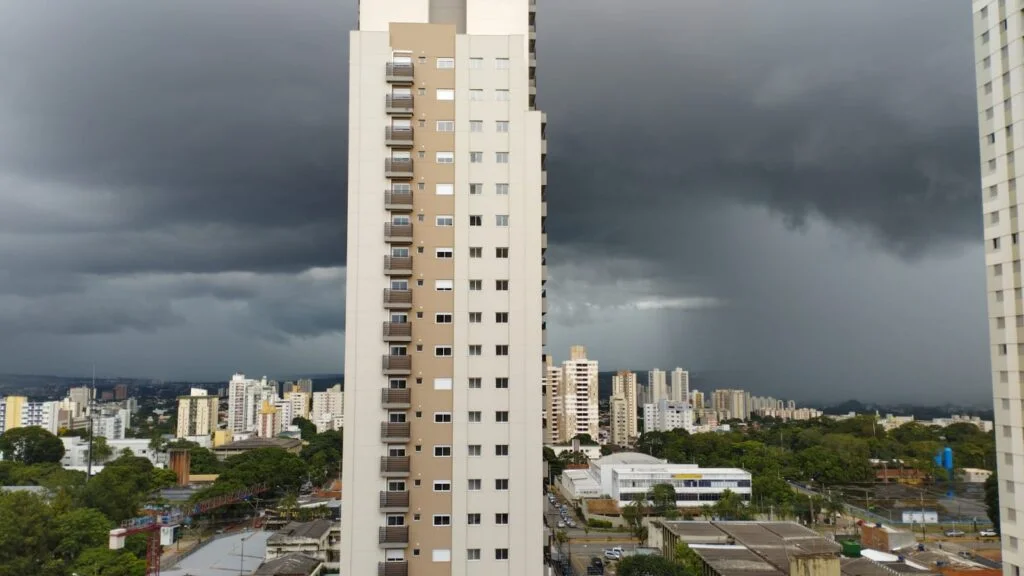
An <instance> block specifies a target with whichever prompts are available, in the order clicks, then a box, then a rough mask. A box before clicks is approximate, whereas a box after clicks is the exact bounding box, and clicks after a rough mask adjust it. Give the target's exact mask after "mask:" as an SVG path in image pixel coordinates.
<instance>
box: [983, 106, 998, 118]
mask: <svg viewBox="0 0 1024 576" xmlns="http://www.w3.org/2000/svg"><path fill="white" fill-rule="evenodd" d="M995 115H996V113H995V110H993V109H992V107H991V106H989V107H988V108H987V109H986V110H985V119H986V120H991V119H992V118H993V117H994V116H995Z"/></svg>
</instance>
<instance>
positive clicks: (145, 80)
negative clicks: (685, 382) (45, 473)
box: [0, 0, 988, 401]
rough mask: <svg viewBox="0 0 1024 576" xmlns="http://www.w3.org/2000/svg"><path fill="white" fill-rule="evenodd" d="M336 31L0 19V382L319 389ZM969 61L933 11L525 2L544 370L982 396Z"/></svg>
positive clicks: (333, 159) (158, 14)
mask: <svg viewBox="0 0 1024 576" xmlns="http://www.w3.org/2000/svg"><path fill="white" fill-rule="evenodd" d="M364 1H369V0H364ZM926 1H927V4H925V2H926ZM355 13H356V9H355V5H354V2H333V1H326V0H316V1H311V0H307V1H304V2H301V3H287V4H283V3H280V2H272V1H270V0H256V1H254V0H246V1H242V0H217V1H215V2H199V1H197V0H183V1H180V2H174V3H157V4H151V3H146V4H140V3H137V2H130V1H127V0H95V1H93V2H89V3H88V4H87V5H86V4H70V5H62V6H59V7H58V6H53V5H50V4H48V3H41V2H21V1H19V0H0V325H3V326H5V327H11V328H12V330H9V331H5V332H7V333H6V334H4V335H2V336H0V371H31V372H46V373H54V372H57V373H62V372H63V373H81V366H82V365H83V362H85V359H86V358H89V357H92V358H93V359H94V360H95V361H96V362H97V363H98V364H100V365H101V366H104V365H105V366H107V371H109V372H111V373H120V374H132V375H139V376H154V377H196V378H223V377H225V375H226V374H228V373H229V371H231V370H245V371H250V372H252V373H269V374H278V375H283V374H288V373H296V372H318V371H338V370H340V369H341V360H342V358H343V353H342V350H341V348H342V346H343V338H342V330H343V327H344V289H343V282H344V274H345V273H344V264H345V262H344V260H345V208H346V199H345V193H346V184H345V177H346V174H345V169H346V166H345V163H346V137H347V126H346V117H345V116H346V113H347V102H346V100H347V64H348V55H347V48H348V38H347V37H348V31H349V30H350V29H351V28H352V27H353V26H354V25H355ZM971 50H972V41H971V26H970V9H969V7H965V6H963V5H962V3H961V2H956V1H955V0H944V1H935V0H905V1H902V2H898V3H892V2H883V1H880V0H871V1H866V2H858V3H850V2H839V1H838V0H837V1H828V2H820V1H817V2H814V1H811V0H787V1H786V2H771V3H768V2H755V1H753V0H730V1H729V2H721V1H711V0H694V1H691V2H669V1H667V0H637V1H635V2H630V3H625V4H624V3H622V2H618V1H615V0H589V1H587V2H583V1H581V0H546V1H544V2H542V3H541V5H540V10H539V14H538V52H539V61H540V68H539V73H538V76H539V79H538V87H539V88H538V90H539V105H540V107H541V108H542V109H543V110H544V111H545V112H546V113H547V114H548V121H549V129H548V136H549V139H550V143H549V151H550V154H549V161H548V168H549V183H550V185H549V193H548V198H549V216H550V217H549V221H548V229H549V233H550V249H549V260H548V261H549V263H550V265H551V273H550V277H551V282H550V286H549V290H548V293H549V296H550V298H551V308H550V309H551V314H550V318H549V322H548V328H549V336H550V339H549V343H550V344H551V350H550V352H552V353H553V354H554V355H555V357H556V359H561V358H563V357H564V356H565V353H566V347H567V346H568V345H569V344H571V343H583V344H587V345H588V346H589V347H590V349H591V351H592V355H593V356H595V357H597V358H598V359H599V360H601V361H602V364H603V367H605V368H607V369H613V368H625V367H630V368H636V369H647V368H650V367H653V366H655V365H657V366H661V367H662V368H667V367H671V366H675V365H682V366H685V367H687V368H690V369H691V370H693V371H694V372H695V373H698V374H699V373H700V372H702V371H704V372H708V371H713V372H719V371H730V372H731V373H733V374H734V376H732V377H731V380H730V381H729V382H727V383H725V384H727V385H734V386H743V387H747V388H749V389H752V390H754V391H755V392H758V393H766V394H767V393H771V394H774V395H776V396H784V397H789V396H795V397H798V398H802V399H803V398H811V399H819V398H840V397H849V396H863V397H892V398H895V397H904V398H907V397H919V395H920V393H921V392H922V391H925V390H927V391H931V392H933V393H934V394H935V395H936V398H935V399H936V401H939V400H944V399H946V398H949V399H952V400H978V401H982V400H984V398H985V394H986V391H987V388H988V380H987V378H988V377H987V375H986V371H987V365H986V363H987V355H986V348H985V346H986V345H987V342H986V336H985V324H984V320H985V313H984V293H983V290H984V288H983V276H982V274H983V270H982V265H981V262H982V260H981V253H980V247H981V243H980V235H981V230H980V217H979V215H980V205H979V204H980V201H979V192H978V187H979V186H978V160H977V158H978V154H977V129H976V126H975V122H976V108H975V102H974V72H973V68H972V62H973V55H972V53H971ZM15 331H17V333H18V336H15V334H14V332H15ZM140 347H144V349H145V350H148V351H149V352H148V353H135V354H131V353H130V352H132V351H138V350H139V349H140Z"/></svg>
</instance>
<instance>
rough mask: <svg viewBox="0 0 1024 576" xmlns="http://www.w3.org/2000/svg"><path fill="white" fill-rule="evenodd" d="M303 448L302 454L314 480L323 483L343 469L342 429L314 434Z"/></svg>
mask: <svg viewBox="0 0 1024 576" xmlns="http://www.w3.org/2000/svg"><path fill="white" fill-rule="evenodd" d="M308 442H309V443H308V444H307V445H306V446H304V447H303V448H302V453H301V454H300V456H301V457H302V459H303V460H305V461H306V464H307V465H308V466H309V474H310V476H311V477H312V479H313V481H314V482H316V483H317V484H321V483H323V482H324V481H326V480H327V479H328V478H330V477H332V476H337V475H338V473H339V472H340V471H341V453H342V442H344V438H343V437H342V431H341V430H325V431H324V432H321V433H320V434H314V435H313V436H312V437H311V438H309V440H308Z"/></svg>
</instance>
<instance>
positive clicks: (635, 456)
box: [594, 452, 665, 466]
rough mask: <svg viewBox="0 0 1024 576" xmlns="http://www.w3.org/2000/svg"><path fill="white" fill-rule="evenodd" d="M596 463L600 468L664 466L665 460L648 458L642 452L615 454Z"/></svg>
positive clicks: (599, 459)
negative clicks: (613, 466)
mask: <svg viewBox="0 0 1024 576" xmlns="http://www.w3.org/2000/svg"><path fill="white" fill-rule="evenodd" d="M594 463H595V464H597V465H598V466H605V465H608V464H612V465H618V464H622V465H630V464H664V463H665V460H660V459H658V458H655V457H654V456H648V455H647V454H641V453H640V452H616V453H615V454H609V455H607V456H604V457H602V458H598V459H597V460H595V461H594Z"/></svg>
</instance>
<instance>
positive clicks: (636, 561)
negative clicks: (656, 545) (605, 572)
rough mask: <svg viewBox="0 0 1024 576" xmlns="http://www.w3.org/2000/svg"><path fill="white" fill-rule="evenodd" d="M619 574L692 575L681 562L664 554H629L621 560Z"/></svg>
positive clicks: (622, 575)
mask: <svg viewBox="0 0 1024 576" xmlns="http://www.w3.org/2000/svg"><path fill="white" fill-rule="evenodd" d="M618 574H619V576H691V574H690V573H689V572H687V570H686V568H685V567H683V565H682V564H681V563H677V562H673V561H672V560H669V559H668V558H665V557H664V556H655V555H643V556H628V557H626V558H623V559H622V561H621V562H619V571H618Z"/></svg>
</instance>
